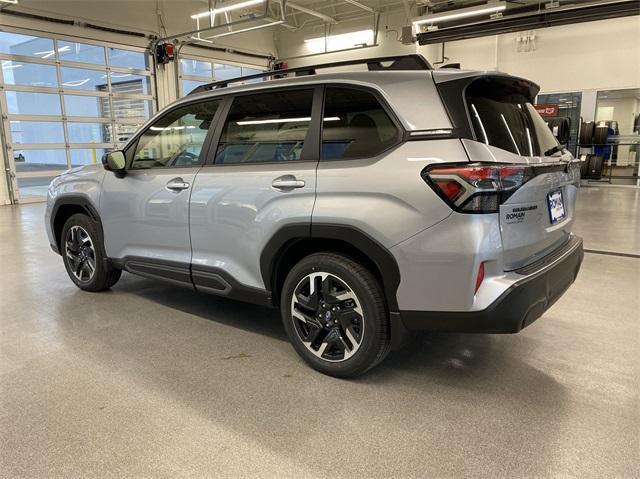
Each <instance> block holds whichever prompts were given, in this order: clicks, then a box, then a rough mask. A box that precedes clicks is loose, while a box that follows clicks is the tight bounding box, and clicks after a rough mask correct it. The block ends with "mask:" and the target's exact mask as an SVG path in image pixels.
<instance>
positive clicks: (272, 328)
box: [0, 188, 640, 478]
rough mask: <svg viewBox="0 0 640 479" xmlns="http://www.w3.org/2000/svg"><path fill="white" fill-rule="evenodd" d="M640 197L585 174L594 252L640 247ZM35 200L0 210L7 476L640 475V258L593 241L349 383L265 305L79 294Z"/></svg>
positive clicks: (2, 432)
mask: <svg viewBox="0 0 640 479" xmlns="http://www.w3.org/2000/svg"><path fill="white" fill-rule="evenodd" d="M638 197H639V194H638V191H637V190H633V189H624V188H616V189H614V188H589V189H583V190H581V191H580V198H579V210H580V212H581V213H585V214H584V216H583V217H581V218H580V220H579V222H578V225H577V230H578V231H580V232H581V233H583V234H584V235H585V239H586V246H587V248H592V249H606V250H616V249H617V248H618V247H619V248H621V249H623V250H624V251H626V252H633V251H636V252H637V250H638V238H639V237H640V225H639V216H640V215H639V211H640V206H639V204H638ZM600 208H607V209H608V210H609V211H608V212H601V210H600ZM611 210H613V212H611ZM42 213H43V207H42V205H26V206H22V207H2V208H0V271H1V275H2V276H1V281H2V284H1V297H0V318H1V319H0V448H1V449H0V476H2V477H12V478H13V477H34V478H45V477H77V478H84V477H95V476H98V477H167V478H173V477H213V476H215V477H241V476H260V477H296V478H299V477H356V476H357V477H421V478H424V477H478V476H483V477H509V478H513V477H602V478H611V477H640V466H639V460H640V459H639V457H640V455H639V451H640V440H639V436H640V403H639V389H640V314H639V310H640V303H639V302H640V300H639V296H640V259H637V258H633V257H619V256H610V255H603V254H594V253H589V254H587V255H586V256H585V261H584V264H583V268H582V271H581V274H580V276H579V278H578V280H577V281H576V283H575V284H574V285H573V287H572V288H571V289H570V290H569V291H568V292H567V293H566V294H565V296H564V297H563V298H562V299H561V300H560V301H559V302H558V303H556V305H554V306H553V308H552V309H550V310H549V311H548V312H547V314H546V315H545V316H544V317H543V318H541V319H540V320H538V322H536V323H535V324H534V325H532V326H531V327H529V328H527V329H526V330H525V331H523V332H522V333H520V334H517V335H510V336H489V335H463V334H457V335H425V336H421V337H419V338H417V339H416V341H415V342H414V343H412V344H411V345H410V346H408V347H407V348H406V349H404V350H402V351H398V352H394V353H392V354H391V355H390V356H389V357H388V358H387V360H386V361H385V362H384V363H383V364H382V365H381V366H380V367H378V368H376V369H375V370H373V371H371V372H370V374H368V375H367V376H365V377H363V378H360V379H358V380H354V381H343V380H337V379H332V378H329V377H326V376H322V375H320V374H318V373H316V372H314V371H312V370H311V369H309V368H307V367H306V366H305V365H304V364H303V363H302V362H301V361H300V360H299V359H298V357H297V356H296V354H295V353H294V351H293V349H292V348H291V347H290V346H289V344H288V343H287V341H286V339H285V336H284V333H283V330H282V327H281V325H280V320H279V318H278V316H277V314H276V313H274V312H272V311H269V310H264V309H261V308H258V307H254V306H250V305H245V304H240V303H233V302H230V301H226V300H223V299H218V298H215V297H210V296H206V295H199V294H196V293H193V292H190V291H187V290H182V289H175V288H174V287H172V286H167V285H165V284H160V283H155V282H152V281H149V280H146V279H140V278H135V277H133V276H131V275H124V276H123V279H122V280H121V281H120V282H119V283H118V285H117V286H116V287H114V288H113V290H112V291H109V292H105V293H99V294H91V293H85V292H82V291H80V290H78V289H77V288H76V287H75V286H73V285H72V283H71V282H70V281H69V280H68V278H67V276H66V273H65V271H64V268H63V266H62V262H61V259H60V258H59V257H58V256H56V255H55V254H53V253H52V252H51V251H50V250H49V249H48V245H47V242H46V239H45V235H44V231H43V222H42Z"/></svg>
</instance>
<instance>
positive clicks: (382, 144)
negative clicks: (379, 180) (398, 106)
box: [322, 87, 398, 160]
mask: <svg viewBox="0 0 640 479" xmlns="http://www.w3.org/2000/svg"><path fill="white" fill-rule="evenodd" d="M322 123H323V125H322V158H323V159H325V160H347V159H352V158H365V157H372V156H376V155H378V154H380V153H381V152H382V151H383V150H385V149H387V148H388V147H390V146H391V145H393V144H394V143H395V142H396V140H397V138H398V129H397V128H396V126H395V124H394V123H393V121H392V120H391V118H389V115H387V113H386V112H385V110H384V108H382V105H380V102H379V101H378V100H377V99H376V97H375V96H374V95H373V94H371V93H369V92H366V91H364V90H355V89H350V88H337V87H335V88H334V87H330V88H327V90H326V93H325V100H324V118H323V122H322Z"/></svg>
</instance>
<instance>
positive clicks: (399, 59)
mask: <svg viewBox="0 0 640 479" xmlns="http://www.w3.org/2000/svg"><path fill="white" fill-rule="evenodd" d="M387 62H391V64H390V65H386V66H385V65H383V63H387ZM364 64H366V65H367V68H368V69H369V71H381V70H433V67H432V66H431V64H430V63H429V62H428V61H427V60H426V58H424V57H423V56H422V55H418V54H415V53H414V54H410V55H396V56H389V57H377V58H360V59H358V60H346V61H341V62H332V63H321V64H319V65H309V66H305V67H297V68H287V69H285V70H269V71H265V72H261V73H256V74H253V75H246V76H241V77H236V78H230V79H228V80H221V81H216V82H212V83H207V84H206V85H200V86H199V87H197V88H195V89H194V90H192V91H191V92H190V93H189V95H193V94H195V93H202V92H204V91H210V90H216V89H218V88H225V87H227V86H228V85H229V83H236V82H241V81H246V80H254V79H257V78H267V77H279V76H281V75H286V74H289V73H294V74H295V76H303V75H315V73H316V70H318V69H321V68H336V67H346V66H350V65H364Z"/></svg>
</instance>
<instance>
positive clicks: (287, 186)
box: [271, 175, 306, 190]
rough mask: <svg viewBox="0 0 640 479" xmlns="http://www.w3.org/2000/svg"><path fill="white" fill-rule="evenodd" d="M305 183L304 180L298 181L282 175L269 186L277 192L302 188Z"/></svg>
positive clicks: (292, 177) (293, 177)
mask: <svg viewBox="0 0 640 479" xmlns="http://www.w3.org/2000/svg"><path fill="white" fill-rule="evenodd" d="M304 185H306V183H305V182H304V180H298V179H297V178H296V177H295V176H293V175H284V176H281V177H279V178H276V179H275V180H273V182H272V183H271V186H273V187H274V188H276V189H278V190H293V189H295V188H304Z"/></svg>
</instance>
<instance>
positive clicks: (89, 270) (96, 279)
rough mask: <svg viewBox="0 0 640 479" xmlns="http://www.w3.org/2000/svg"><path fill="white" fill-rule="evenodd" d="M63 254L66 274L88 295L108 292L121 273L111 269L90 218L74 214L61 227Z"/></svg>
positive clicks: (99, 237)
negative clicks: (95, 292)
mask: <svg viewBox="0 0 640 479" xmlns="http://www.w3.org/2000/svg"><path fill="white" fill-rule="evenodd" d="M60 245H61V248H60V249H61V253H62V259H63V261H64V266H65V268H66V269H67V273H68V274H69V277H70V278H71V281H73V282H74V283H75V284H76V286H78V288H80V289H83V290H85V291H102V290H105V289H109V288H110V287H111V286H113V285H114V284H116V283H117V282H118V280H119V279H120V274H121V271H120V270H119V269H116V268H113V267H112V266H110V265H109V264H108V263H107V261H105V260H106V254H105V252H104V247H103V244H102V236H101V235H100V230H99V229H98V226H97V225H96V223H95V222H94V221H93V220H92V219H91V218H89V217H88V216H87V215H83V214H75V215H73V216H71V217H69V219H68V220H67V221H66V222H65V224H64V226H63V227H62V235H61V241H60Z"/></svg>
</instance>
